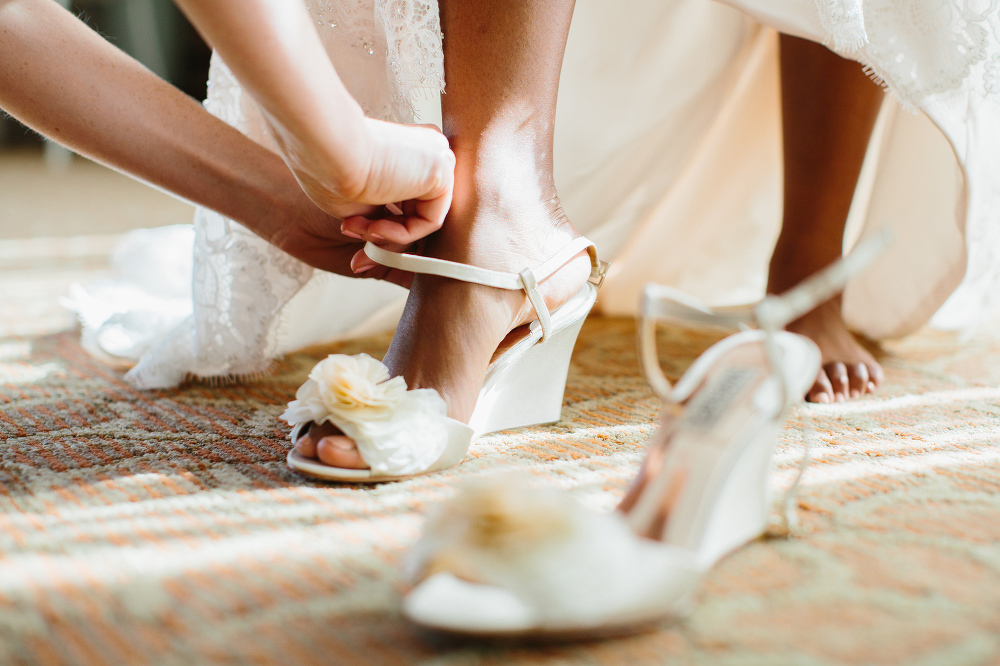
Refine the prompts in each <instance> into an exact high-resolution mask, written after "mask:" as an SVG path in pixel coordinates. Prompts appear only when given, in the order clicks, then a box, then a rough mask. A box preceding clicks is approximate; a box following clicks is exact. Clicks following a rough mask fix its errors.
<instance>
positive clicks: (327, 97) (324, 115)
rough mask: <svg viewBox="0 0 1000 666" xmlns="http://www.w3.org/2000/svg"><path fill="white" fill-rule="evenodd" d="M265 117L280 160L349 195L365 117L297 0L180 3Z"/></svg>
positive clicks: (363, 144) (362, 152)
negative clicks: (337, 185) (334, 182)
mask: <svg viewBox="0 0 1000 666" xmlns="http://www.w3.org/2000/svg"><path fill="white" fill-rule="evenodd" d="M177 4H178V5H179V6H180V7H181V8H182V9H183V10H184V13H185V14H186V15H187V16H188V18H189V19H190V20H191V22H192V23H193V24H194V25H195V27H196V28H197V29H198V30H199V32H201V34H202V36H203V37H204V38H205V39H206V41H208V43H209V44H210V45H211V46H212V47H213V48H214V49H215V50H216V51H217V52H218V53H219V54H220V55H221V56H222V58H223V60H225V61H226V64H227V65H228V66H229V68H230V69H231V70H232V71H233V73H234V74H235V75H236V78H237V79H239V81H240V84H241V85H242V86H243V87H244V89H245V90H247V91H249V92H250V94H251V95H253V97H254V99H255V100H256V101H257V103H258V104H259V106H260V107H261V109H262V110H263V112H264V115H265V117H266V118H267V120H268V122H269V124H270V126H271V129H272V130H273V132H274V136H275V139H276V141H277V142H278V144H279V146H280V148H281V150H282V153H283V154H284V156H285V157H286V159H287V160H288V161H289V164H291V165H293V166H294V167H295V170H296V172H297V173H299V175H300V176H301V175H302V171H306V172H312V173H308V174H307V175H310V176H313V177H315V178H317V179H320V180H322V179H326V178H328V177H330V176H332V177H333V178H334V179H335V180H338V181H341V182H344V183H345V187H346V188H348V189H349V186H350V184H351V181H352V180H356V179H357V178H358V177H359V174H358V170H359V165H360V164H363V163H364V162H365V158H366V153H367V152H368V151H369V150H370V147H369V146H368V143H369V141H368V137H367V132H366V130H365V127H364V114H363V112H362V110H361V107H360V106H359V105H358V103H357V102H356V101H355V100H354V98H353V97H351V95H350V93H349V92H348V91H347V89H346V88H345V87H344V85H343V83H342V82H341V80H340V78H339V76H338V75H337V72H336V70H335V69H334V67H333V64H332V63H331V62H330V58H329V56H328V55H327V53H326V50H325V49H324V48H323V44H322V42H321V41H320V38H319V35H318V33H317V32H316V27H315V25H314V24H313V22H312V19H311V18H310V16H309V13H308V10H307V9H306V7H305V5H304V4H303V3H302V2H301V1H300V0H298V1H297V0H177Z"/></svg>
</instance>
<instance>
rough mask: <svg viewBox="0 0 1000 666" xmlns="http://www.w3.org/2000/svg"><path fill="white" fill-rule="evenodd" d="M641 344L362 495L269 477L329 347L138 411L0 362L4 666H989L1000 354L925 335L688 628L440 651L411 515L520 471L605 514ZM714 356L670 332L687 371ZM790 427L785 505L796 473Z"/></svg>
mask: <svg viewBox="0 0 1000 666" xmlns="http://www.w3.org/2000/svg"><path fill="white" fill-rule="evenodd" d="M634 336H635V332H634V326H633V324H632V323H631V322H630V321H628V320H624V319H600V318H597V319H592V320H591V321H589V322H588V323H587V325H586V327H585V329H584V333H583V335H582V336H581V339H580V341H579V343H578V345H577V349H576V353H575V356H574V360H573V367H572V370H571V374H570V378H569V384H568V386H567V390H566V398H565V408H564V410H563V420H562V421H561V422H559V423H558V424H556V425H553V426H549V427H536V428H527V429H523V430H518V431H513V432H508V433H500V434H494V435H490V436H487V437H483V438H481V439H480V440H478V441H477V442H476V443H475V444H474V445H473V447H472V451H471V458H470V459H469V460H467V461H466V462H465V463H464V464H463V465H461V466H460V467H458V468H456V469H454V470H451V471H449V472H445V473H441V474H436V475H431V476H428V477H420V478H417V479H413V480H410V481H406V482H402V483H392V484H383V485H378V486H372V487H347V486H330V485H323V484H319V483H314V482H312V481H309V480H308V479H305V478H302V477H299V476H297V475H296V474H294V473H292V472H291V471H289V470H288V469H287V468H286V466H285V462H284V458H285V454H286V452H287V450H288V447H289V443H288V441H287V439H286V437H287V428H286V427H285V425H284V424H283V423H280V422H279V421H278V420H277V416H278V415H279V414H280V413H281V412H282V411H283V409H284V405H285V403H286V402H287V401H288V400H289V399H291V398H292V397H293V396H294V393H295V389H296V388H297V386H298V385H299V384H300V383H301V382H302V381H303V380H304V379H305V376H306V374H307V372H308V370H309V369H310V368H311V366H312V365H313V364H314V363H315V362H316V360H318V359H319V358H322V356H324V355H325V354H326V353H329V352H330V351H338V352H344V353H355V352H359V351H366V352H369V353H371V354H372V355H373V356H377V357H381V354H382V353H383V352H384V350H385V348H386V346H387V344H388V337H384V336H383V337H378V338H372V339H366V340H362V341H357V342H353V343H349V344H341V345H337V346H336V347H335V348H333V347H332V348H327V349H323V350H311V351H309V352H305V353H300V354H296V355H292V356H290V357H288V358H286V359H285V360H283V361H282V362H280V363H279V364H278V366H277V367H276V369H275V372H274V373H273V374H272V375H270V376H268V377H266V378H263V379H261V380H258V381H255V382H249V383H244V384H238V385H233V386H224V387H210V386H206V385H201V384H194V385H189V386H185V387H182V388H180V389H178V390H173V391H155V392H147V393H144V392H138V391H135V390H133V389H131V388H130V387H128V386H127V385H126V384H124V383H123V382H122V381H121V376H120V374H119V373H118V372H116V371H112V370H109V369H107V368H105V367H103V366H101V365H100V364H98V363H96V362H95V361H93V360H92V359H91V358H90V357H88V356H87V355H86V354H85V353H84V352H83V351H82V350H81V348H80V346H79V344H78V342H77V338H76V335H75V334H72V333H67V334H60V335H55V336H49V337H40V338H32V339H24V338H6V339H0V439H2V449H0V453H2V463H0V483H2V486H0V487H2V495H0V502H2V505H0V662H2V663H4V664H18V663H25V664H27V663H31V664H44V663H129V664H133V663H136V664H137V663H168V664H169V663H185V664H187V663H214V662H229V663H232V662H236V663H242V662H246V663H271V662H283V663H288V662H291V663H303V664H311V663H315V664H339V663H343V664H363V663H371V664H395V663H399V664H404V663H415V662H417V663H419V662H425V663H435V664H450V663H455V664H465V663H482V664H492V663H496V664H505V663H512V662H513V663H525V664H531V663H592V664H617V663H621V664H635V663H662V662H665V661H668V660H670V661H677V662H678V663H688V662H694V663H713V664H746V663H766V664H785V663H788V664H799V663H809V664H840V663H845V664H846V663H850V664H855V663H862V662H863V663H873V664H883V663H885V664H890V663H908V664H915V663H927V664H939V663H940V664H943V663H947V664H978V663H986V662H995V661H996V660H997V659H1000V646H998V640H997V638H996V636H997V635H998V634H1000V545H998V543H1000V494H998V490H1000V460H998V459H1000V444H998V438H997V434H998V427H997V423H998V416H1000V390H998V389H995V388H992V387H993V386H997V385H998V384H1000V360H998V359H1000V356H998V353H997V352H998V351H1000V346H998V345H997V344H996V343H995V342H993V341H991V340H986V339H979V340H974V341H972V342H970V343H966V344H962V345H959V344H958V342H957V340H956V339H955V338H954V337H952V336H950V335H947V334H943V333H937V332H933V331H925V332H923V333H921V334H919V335H917V336H914V337H912V338H910V339H909V340H908V341H906V342H904V343H897V344H893V345H890V346H889V347H888V350H887V351H888V355H887V356H886V357H885V358H884V359H883V360H884V362H885V363H886V370H887V386H886V387H885V388H884V389H883V390H882V391H880V393H879V394H878V396H877V397H876V398H871V399H864V400H857V401H854V402H851V403H849V404H846V405H814V406H810V407H807V408H804V409H807V410H808V413H809V415H810V416H811V419H812V421H813V422H814V426H815V429H816V435H815V441H814V446H813V457H814V461H813V463H812V465H811V466H810V468H809V470H808V472H807V473H806V476H805V480H804V487H803V490H802V493H801V495H800V511H799V517H800V520H801V521H802V523H803V526H804V533H803V535H802V536H799V537H798V538H793V539H790V540H769V541H763V540H762V541H757V542H754V543H752V544H750V545H749V546H747V547H745V548H743V549H742V550H740V551H738V552H737V553H735V554H733V555H731V556H730V557H728V558H726V559H725V560H724V561H723V562H722V563H720V565H719V566H718V567H717V568H716V569H715V570H714V571H713V572H712V574H711V575H710V576H709V578H708V580H707V582H706V584H705V585H704V588H703V590H702V593H701V594H700V596H699V600H698V604H697V606H696V610H695V611H694V613H693V614H692V615H691V617H690V618H689V619H688V620H687V621H686V622H684V623H682V624H679V625H674V626H663V627H662V628H661V629H660V630H658V631H656V632H653V633H649V634H645V635H641V636H636V637H632V638H626V639H619V640H609V641H602V642H593V643H586V644H571V645H560V646H549V647H544V648H526V647H518V646H482V645H476V644H472V643H463V644H455V643H445V642H440V641H438V640H435V639H434V638H433V637H429V636H426V635H424V634H421V633H419V632H417V631H415V630H413V629H411V628H410V627H409V626H408V625H407V624H406V623H405V622H404V621H403V620H402V619H401V618H400V616H399V615H398V611H397V608H398V603H399V595H400V594H401V593H402V592H403V591H404V590H405V581H404V580H403V577H402V574H401V573H400V566H399V565H400V561H401V558H402V554H403V553H404V552H405V550H406V548H407V547H408V546H409V545H410V544H411V543H412V542H413V541H414V540H415V539H416V537H417V535H418V533H419V529H420V522H421V516H423V515H424V513H425V511H426V510H427V509H428V507H430V506H431V505H432V504H433V503H435V502H438V501H440V500H442V499H444V498H446V497H448V496H450V495H451V494H452V493H453V492H454V491H455V487H456V485H458V484H460V483H461V482H462V481H464V480H467V479H472V478H477V477H481V476H484V475H487V474H495V473H498V472H505V471H516V472H521V473H526V474H529V475H532V476H533V477H534V478H535V479H536V480H537V482H538V483H540V484H546V485H550V486H555V487H559V488H563V489H566V490H568V491H570V492H571V493H573V494H574V495H575V496H576V497H577V498H578V499H579V500H580V501H582V502H584V503H586V504H588V505H590V506H592V507H594V508H597V509H602V510H610V509H612V508H613V507H614V505H615V503H616V502H617V500H618V498H619V497H620V496H621V495H622V493H623V492H624V489H625V487H626V486H627V485H628V482H629V480H630V479H631V477H632V475H633V474H634V473H635V471H636V469H637V467H638V464H639V462H640V460H641V458H642V454H643V446H644V442H645V441H646V439H647V438H648V437H649V436H650V435H651V434H652V432H653V430H654V428H655V422H656V419H657V414H658V411H659V405H658V404H657V401H656V399H655V398H654V397H653V395H652V393H651V392H650V391H649V389H648V388H647V386H646V383H645V381H644V380H643V379H642V377H641V376H640V375H639V373H638V364H637V359H636V354H635V351H634V350H635V342H634V339H635V338H634ZM712 341H713V339H712V338H709V337H705V336H703V335H696V334H693V333H685V332H683V331H677V330H673V331H669V332H668V333H667V334H665V336H664V338H663V341H662V342H663V344H662V347H661V348H662V349H663V351H664V358H663V362H664V365H665V367H667V368H668V369H669V370H670V372H671V373H672V374H673V375H674V376H677V375H678V374H679V373H680V372H681V371H682V370H683V369H684V368H685V367H686V366H687V365H688V364H689V363H690V362H691V361H692V360H693V359H694V358H695V357H696V356H697V354H698V353H699V352H700V351H701V350H703V349H704V348H706V347H707V346H708V345H709V344H710V343H711V342H712ZM801 415H802V414H801V411H799V412H796V413H794V414H793V415H792V418H791V419H790V420H789V423H788V425H787V426H786V428H785V431H784V433H783V439H782V442H781V443H780V445H779V450H778V455H777V463H776V470H775V472H774V475H773V483H774V485H775V488H776V489H780V488H783V487H787V486H788V485H789V484H790V483H791V480H792V478H793V475H794V472H795V469H796V465H797V464H798V461H799V459H800V456H801V447H800V442H801V439H802V433H801V429H800V418H801Z"/></svg>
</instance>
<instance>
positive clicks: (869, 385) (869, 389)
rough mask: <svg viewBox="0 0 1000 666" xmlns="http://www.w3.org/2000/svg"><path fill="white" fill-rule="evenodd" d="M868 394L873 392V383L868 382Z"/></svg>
mask: <svg viewBox="0 0 1000 666" xmlns="http://www.w3.org/2000/svg"><path fill="white" fill-rule="evenodd" d="M868 392H869V393H874V392H875V382H868Z"/></svg>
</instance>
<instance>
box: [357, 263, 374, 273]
mask: <svg viewBox="0 0 1000 666" xmlns="http://www.w3.org/2000/svg"><path fill="white" fill-rule="evenodd" d="M373 268H375V266H374V265H371V264H369V265H368V266H359V267H358V268H355V269H354V274H355V275H360V274H361V273H364V272H366V271H370V270H371V269H373Z"/></svg>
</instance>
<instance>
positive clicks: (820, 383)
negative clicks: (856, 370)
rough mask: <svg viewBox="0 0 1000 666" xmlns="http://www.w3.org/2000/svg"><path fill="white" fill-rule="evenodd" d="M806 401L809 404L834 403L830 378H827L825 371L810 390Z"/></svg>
mask: <svg viewBox="0 0 1000 666" xmlns="http://www.w3.org/2000/svg"><path fill="white" fill-rule="evenodd" d="M806 400H808V401H809V402H833V387H832V386H830V378H829V377H827V376H826V372H824V371H823V370H820V371H819V377H817V378H816V383H815V384H813V386H812V388H811V389H809V393H808V394H807V395H806Z"/></svg>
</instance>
